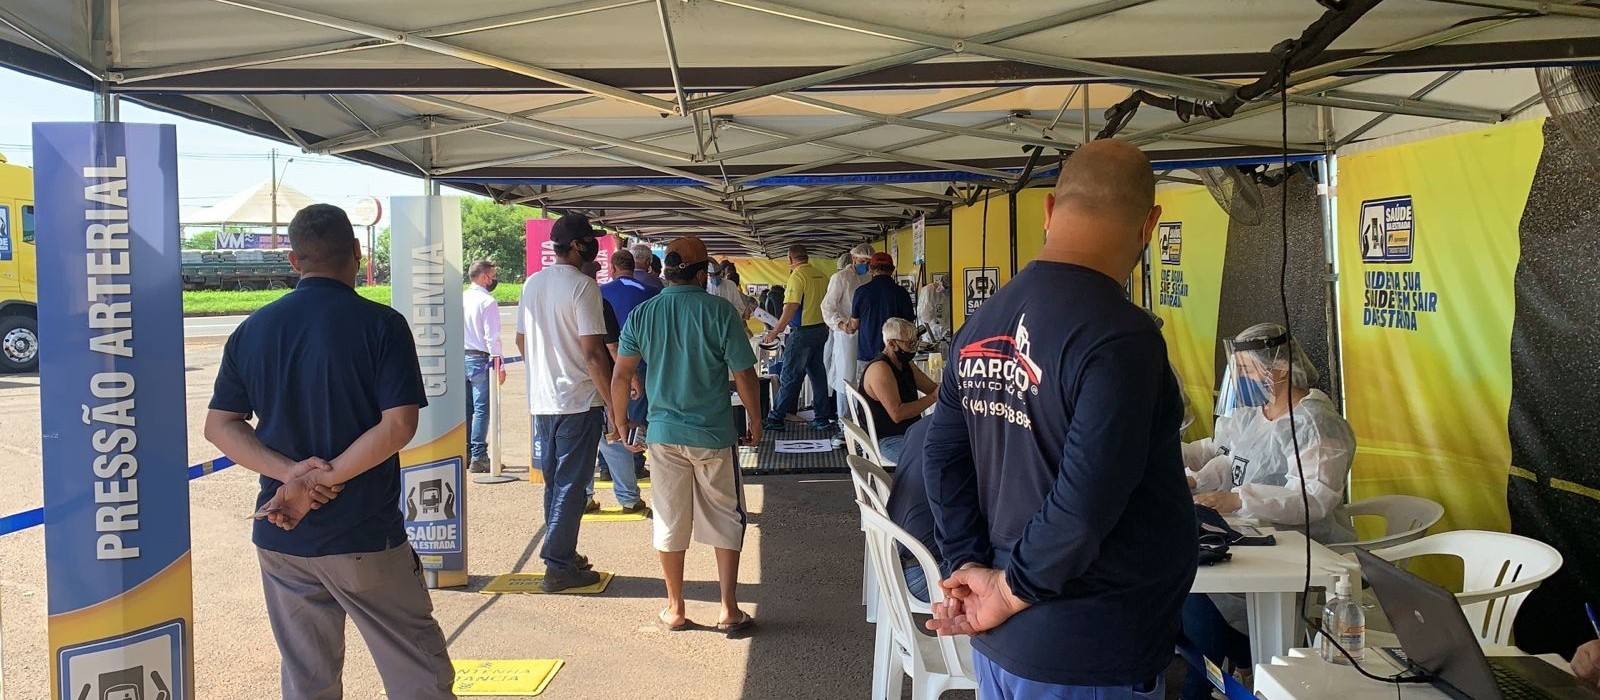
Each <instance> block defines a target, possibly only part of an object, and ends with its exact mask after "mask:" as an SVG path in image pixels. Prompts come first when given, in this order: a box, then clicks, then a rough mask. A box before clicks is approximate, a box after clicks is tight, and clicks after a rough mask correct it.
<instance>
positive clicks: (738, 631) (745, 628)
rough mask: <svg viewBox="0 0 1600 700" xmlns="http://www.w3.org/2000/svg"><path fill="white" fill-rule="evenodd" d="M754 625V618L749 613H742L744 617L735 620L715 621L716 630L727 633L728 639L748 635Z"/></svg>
mask: <svg viewBox="0 0 1600 700" xmlns="http://www.w3.org/2000/svg"><path fill="white" fill-rule="evenodd" d="M755 626H756V619H755V618H754V617H752V616H751V615H750V613H744V617H742V618H740V619H739V621H737V622H719V623H717V631H718V632H721V633H723V634H725V635H727V637H728V639H742V638H744V637H745V636H747V635H749V634H750V632H751V631H752V630H754V629H755Z"/></svg>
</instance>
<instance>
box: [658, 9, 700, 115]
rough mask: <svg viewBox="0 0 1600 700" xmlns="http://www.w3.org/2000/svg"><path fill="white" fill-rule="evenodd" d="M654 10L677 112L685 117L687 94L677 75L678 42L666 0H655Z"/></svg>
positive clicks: (681, 80) (681, 77)
mask: <svg viewBox="0 0 1600 700" xmlns="http://www.w3.org/2000/svg"><path fill="white" fill-rule="evenodd" d="M656 10H658V11H659V12H660V14H661V36H662V38H663V39H664V40H665V41H666V44H667V68H668V69H670V70H671V71H672V89H673V92H675V93H677V95H678V114H679V115H681V116H685V117H687V116H690V115H689V94H688V93H687V92H684V89H683V76H680V75H678V44H677V42H674V41H673V40H672V18H671V17H670V16H668V14H667V0H656ZM698 123H699V122H696V124H698ZM695 131H696V132H698V131H699V129H695Z"/></svg>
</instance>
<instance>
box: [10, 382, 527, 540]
mask: <svg viewBox="0 0 1600 700" xmlns="http://www.w3.org/2000/svg"><path fill="white" fill-rule="evenodd" d="M521 361H522V358H520V357H505V358H501V360H500V366H501V367H504V366H506V365H514V364H517V363H518V362H521ZM488 371H489V369H488V368H487V367H485V368H484V369H483V371H480V372H478V373H477V374H472V375H469V376H468V377H467V379H474V378H476V377H477V376H478V375H479V374H483V373H485V372H488ZM232 466H236V463H235V462H234V461H233V460H231V459H228V458H227V457H217V458H216V459H210V460H206V461H204V462H201V463H199V464H191V465H189V468H188V473H189V480H190V481H194V480H195V479H198V478H200V477H202V476H205V475H207V474H215V473H217V472H220V471H222V470H224V469H227V468H229V467H232ZM43 524H44V508H43V507H40V508H34V509H32V510H24V511H21V512H17V513H12V514H10V515H5V516H0V537H4V536H6V535H9V534H12V533H15V532H22V531H23V530H26V529H28V528H31V527H38V526H40V525H43Z"/></svg>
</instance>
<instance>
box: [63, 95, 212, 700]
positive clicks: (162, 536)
mask: <svg viewBox="0 0 1600 700" xmlns="http://www.w3.org/2000/svg"><path fill="white" fill-rule="evenodd" d="M33 143H34V178H35V179H34V182H35V189H36V192H37V199H38V210H39V216H38V238H37V241H38V279H39V334H40V337H42V338H46V339H47V340H46V342H47V343H48V348H49V349H47V350H46V351H45V352H44V353H43V354H42V355H41V357H40V362H39V378H40V389H41V390H40V392H39V393H40V423H41V428H42V431H41V434H42V435H43V443H44V444H43V448H44V504H45V508H44V510H45V530H44V532H45V560H46V562H47V565H46V567H47V570H46V577H47V579H48V583H49V613H50V620H49V639H50V677H51V682H50V696H51V697H52V698H53V699H54V700H78V699H79V698H121V697H137V698H147V699H150V700H155V699H158V698H159V699H160V700H188V699H189V698H193V697H194V673H193V670H194V663H193V648H192V646H193V619H194V604H193V603H194V599H193V590H192V588H191V575H190V555H189V483H188V478H187V473H186V471H185V469H184V466H185V465H186V464H188V426H187V419H186V416H185V412H184V408H185V393H184V367H183V310H182V295H181V292H182V289H181V284H182V283H181V281H180V280H181V276H180V275H179V269H178V267H179V259H180V256H179V255H178V250H179V242H178V182H177V175H178V160H177V147H176V132H175V130H174V127H172V126H171V125H153V124H119V123H62V124H36V125H34V130H33Z"/></svg>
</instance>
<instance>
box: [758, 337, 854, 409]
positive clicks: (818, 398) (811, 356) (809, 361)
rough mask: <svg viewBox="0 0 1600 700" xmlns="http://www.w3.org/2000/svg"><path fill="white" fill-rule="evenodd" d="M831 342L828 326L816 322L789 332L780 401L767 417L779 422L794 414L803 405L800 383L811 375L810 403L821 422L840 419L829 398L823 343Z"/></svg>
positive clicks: (774, 403) (781, 379)
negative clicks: (801, 402) (829, 340)
mask: <svg viewBox="0 0 1600 700" xmlns="http://www.w3.org/2000/svg"><path fill="white" fill-rule="evenodd" d="M827 343H828V327H827V326H826V325H824V324H820V323H819V324H817V325H815V326H810V327H808V328H796V329H794V330H792V331H789V339H788V340H786V341H784V344H783V374H781V375H779V377H778V400H777V401H775V402H773V404H772V413H770V414H768V415H767V420H768V421H772V422H779V421H782V420H783V417H784V416H787V415H789V414H790V413H794V412H795V410H796V409H797V408H799V404H800V383H801V382H803V381H805V380H806V377H810V378H811V399H812V400H811V403H812V404H813V405H812V409H814V410H815V411H816V414H817V421H816V422H818V423H822V422H833V421H836V420H838V419H839V416H838V412H837V409H836V408H835V406H834V405H833V404H832V403H831V402H829V401H828V365H827V353H826V352H825V351H824V346H826V345H827Z"/></svg>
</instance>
